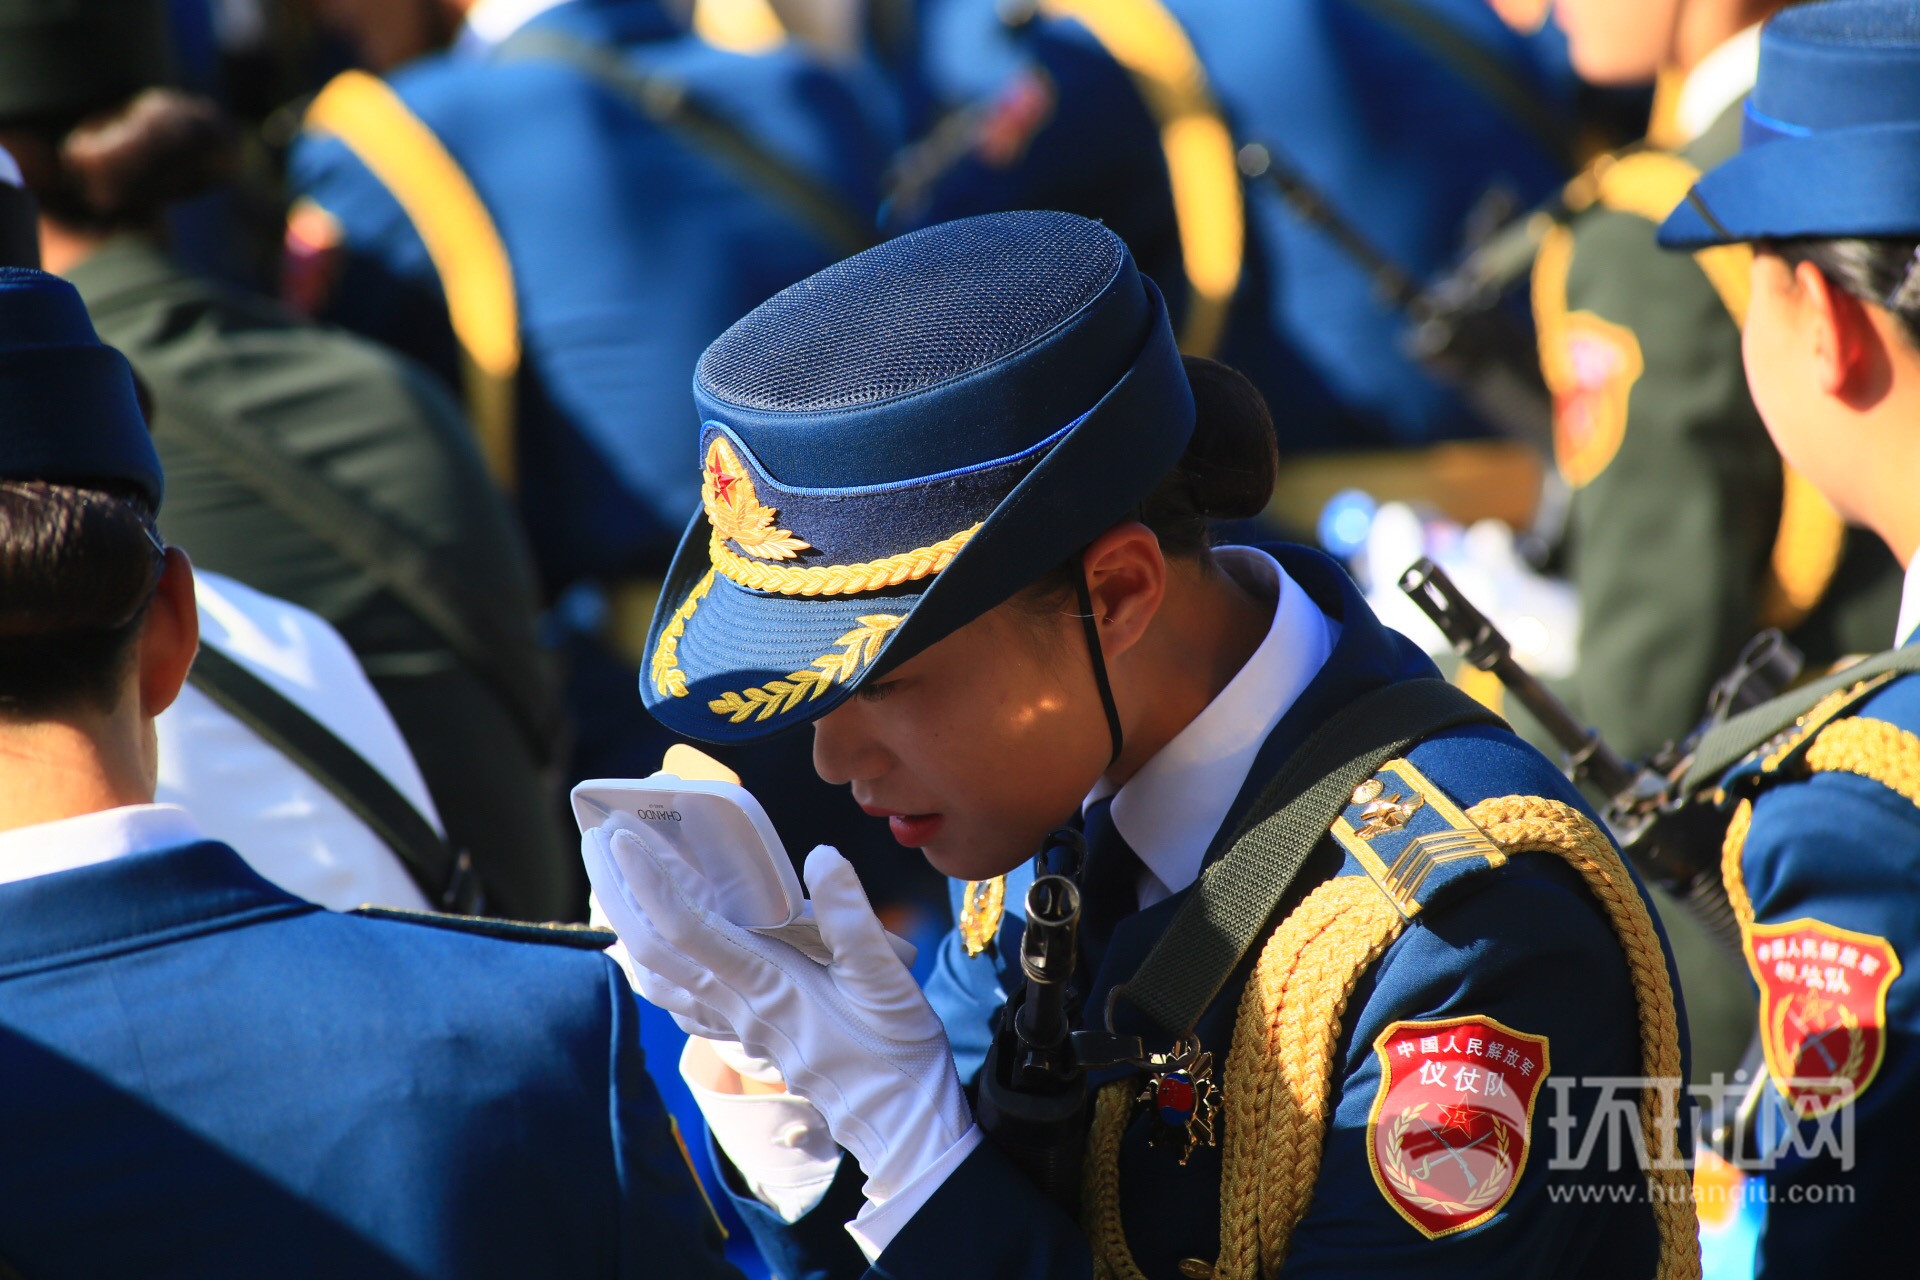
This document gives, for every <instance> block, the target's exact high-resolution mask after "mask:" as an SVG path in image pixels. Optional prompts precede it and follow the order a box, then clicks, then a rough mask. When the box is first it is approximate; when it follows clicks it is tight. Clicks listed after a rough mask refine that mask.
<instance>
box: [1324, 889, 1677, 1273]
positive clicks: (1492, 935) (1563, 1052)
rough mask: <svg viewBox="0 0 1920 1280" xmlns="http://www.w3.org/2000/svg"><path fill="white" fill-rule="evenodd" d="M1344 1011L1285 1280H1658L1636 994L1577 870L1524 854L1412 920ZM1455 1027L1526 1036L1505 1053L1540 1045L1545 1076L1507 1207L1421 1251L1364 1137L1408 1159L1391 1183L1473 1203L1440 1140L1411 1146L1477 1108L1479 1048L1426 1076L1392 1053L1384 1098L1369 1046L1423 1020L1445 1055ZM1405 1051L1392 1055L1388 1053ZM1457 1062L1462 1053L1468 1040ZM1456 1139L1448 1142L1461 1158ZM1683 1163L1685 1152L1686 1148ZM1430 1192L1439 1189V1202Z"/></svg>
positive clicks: (1416, 1053)
mask: <svg viewBox="0 0 1920 1280" xmlns="http://www.w3.org/2000/svg"><path fill="white" fill-rule="evenodd" d="M1348 1007H1349V1009H1350V1010H1351V1009H1357V1010H1358V1013H1357V1016H1356V1015H1351V1014H1350V1016H1349V1019H1348V1028H1349V1029H1348V1032H1347V1039H1346V1040H1345V1041H1344V1042H1343V1046H1342V1052H1343V1055H1344V1057H1343V1059H1342V1068H1341V1071H1340V1075H1339V1078H1338V1080H1337V1086H1338V1090H1339V1095H1338V1102H1337V1103H1336V1104H1335V1109H1334V1114H1333V1120H1332V1124H1331V1127H1330V1131H1329V1133H1328V1135H1327V1145H1326V1152H1325V1155H1324V1157H1323V1160H1322V1164H1321V1169H1320V1179H1319V1183H1318V1185H1317V1187H1316V1189H1315V1192H1314V1198H1313V1202H1312V1205H1311V1206H1310V1207H1309V1209H1308V1211H1307V1213H1306V1216H1305V1217H1304V1218H1303V1219H1302V1220H1301V1223H1300V1225H1299V1227H1298V1228H1297V1229H1296V1231H1295V1233H1294V1237H1293V1245H1292V1250H1291V1252H1290V1253H1289V1254H1288V1258H1287V1274H1288V1276H1290V1277H1296V1276H1297V1277H1315V1276H1339V1277H1342V1280H1356V1278H1358V1277H1372V1276H1378V1277H1383V1278H1384V1277H1389V1276H1404V1275H1410V1274H1421V1275H1428V1276H1436V1277H1438V1276H1462V1277H1465V1276H1472V1277H1474V1278H1475V1280H1492V1278H1494V1277H1514V1278H1515V1280H1518V1278H1519V1277H1527V1276H1541V1275H1555V1276H1595V1277H1598V1276H1626V1275H1652V1274H1654V1271H1655V1261H1656V1258H1657V1256H1658V1239H1657V1235H1656V1231H1655V1227H1654V1222H1653V1216H1652V1212H1651V1209H1650V1207H1649V1205H1648V1203H1647V1184H1646V1176H1645V1174H1644V1173H1643V1172H1642V1171H1641V1169H1640V1168H1639V1166H1638V1163H1637V1160H1636V1158H1635V1154H1634V1150H1633V1146H1632V1139H1633V1136H1634V1135H1633V1133H1632V1132H1630V1131H1629V1130H1630V1129H1634V1130H1637V1125H1638V1106H1639V1099H1640V1097H1641V1093H1640V1089H1639V1087H1638V1083H1639V1077H1640V1076H1641V1054H1640V1045H1639V1035H1638V1027H1639V1018H1638V1015H1637V1012H1636V1006H1635V1001H1634V993H1633V987H1632V984H1631V981H1630V979H1629V976H1628V972H1627V965H1626V959H1625V957H1624V955H1623V954H1622V951H1621V947H1620V943H1619V942H1618V940H1617V939H1616V937H1615V935H1614V932H1613V930H1612V928H1611V926H1610V925H1609V924H1608V923H1607V921H1606V920H1605V919H1604V918H1603V917H1602V915H1601V914H1600V910H1599V908H1598V906H1597V904H1596V903H1595V902H1594V900H1593V898H1592V897H1591V895H1590V894H1589V893H1588V891H1587V889H1586V887H1585V886H1584V884H1583V883H1582V882H1581V881H1580V878H1579V876H1578V875H1577V874H1576V873H1575V872H1574V871H1573V870H1572V869H1571V868H1569V867H1568V866H1566V865H1565V864H1564V863H1561V862H1560V861H1558V860H1557V859H1555V858H1554V857H1553V856H1552V855H1551V854H1525V855H1521V856H1520V857H1518V858H1516V859H1515V860H1514V862H1512V863H1511V864H1509V866H1508V867H1507V869H1506V873H1505V874H1504V875H1501V876H1499V877H1498V878H1496V879H1495V880H1494V881H1493V882H1492V883H1490V884H1488V885H1486V886H1484V887H1482V888H1480V889H1479V890H1477V891H1476V892H1474V893H1472V894H1470V895H1468V896H1467V897H1465V898H1464V899H1463V900H1461V901H1458V902H1455V903H1452V904H1448V905H1446V906H1445V907H1444V908H1443V909H1441V910H1440V911H1438V912H1436V913H1434V915H1433V917H1432V918H1430V919H1427V918H1419V919H1416V920H1415V921H1414V922H1412V923H1411V924H1409V925H1408V927H1407V930H1406V932H1405V933H1404V934H1403V935H1402V936H1401V937H1400V939H1399V940H1398V941H1397V942H1395V943H1394V945H1393V946H1392V947H1391V948H1390V949H1389V950H1388V952H1387V954H1386V956H1385V957H1384V958H1383V959H1382V961H1381V963H1380V964H1379V965H1378V966H1377V967H1376V968H1375V970H1374V971H1373V973H1371V974H1370V975H1368V976H1367V977H1366V978H1364V979H1363V980H1362V981H1361V984H1360V986H1359V987H1358V988H1357V989H1356V991H1355V992H1354V995H1353V999H1352V1002H1351V1003H1350V1004H1349V1006H1348ZM1454 1019H1472V1020H1475V1021H1477V1022H1481V1023H1486V1022H1489V1021H1491V1022H1493V1023H1497V1024H1499V1027H1502V1028H1508V1029H1511V1031H1513V1032H1516V1033H1519V1035H1517V1036H1514V1037H1512V1039H1513V1040H1514V1041H1516V1042H1517V1043H1518V1044H1519V1045H1521V1046H1522V1049H1521V1052H1520V1053H1519V1054H1518V1055H1516V1056H1517V1058H1518V1059H1519V1060H1520V1061H1522V1062H1524V1061H1525V1060H1526V1058H1527V1057H1528V1056H1529V1054H1528V1053H1527V1051H1526V1048H1525V1046H1527V1045H1528V1044H1529V1043H1530V1039H1531V1038H1540V1039H1543V1040H1544V1041H1545V1042H1546V1053H1545V1057H1546V1058H1547V1060H1548V1065H1547V1070H1546V1074H1545V1076H1544V1078H1543V1079H1541V1080H1540V1081H1539V1082H1538V1084H1537V1085H1536V1086H1535V1087H1534V1093H1533V1097H1532V1117H1531V1123H1530V1125H1529V1126H1528V1128H1529V1132H1528V1135H1527V1139H1526V1143H1525V1149H1524V1153H1520V1152H1513V1153H1511V1154H1513V1155H1516V1156H1518V1157H1519V1159H1520V1161H1521V1165H1520V1169H1519V1173H1518V1176H1517V1177H1516V1178H1514V1179H1513V1180H1512V1183H1511V1193H1510V1195H1508V1196H1507V1197H1506V1198H1505V1200H1504V1202H1496V1203H1499V1205H1500V1207H1499V1209H1498V1212H1496V1213H1494V1215H1493V1216H1492V1217H1491V1219H1489V1220H1487V1221H1486V1222H1484V1223H1483V1224H1480V1225H1477V1226H1471V1227H1468V1228H1466V1229H1464V1230H1455V1231H1452V1232H1451V1233H1448V1232H1446V1231H1445V1229H1444V1227H1441V1228H1440V1234H1439V1235H1438V1238H1433V1239H1429V1238H1428V1237H1427V1236H1426V1235H1425V1234H1423V1232H1422V1230H1421V1229H1419V1228H1418V1227H1416V1226H1415V1225H1414V1223H1413V1222H1411V1221H1409V1220H1408V1216H1407V1215H1406V1214H1403V1213H1402V1212H1401V1210H1400V1207H1397V1205H1396V1201H1398V1202H1399V1204H1400V1205H1403V1206H1404V1205H1405V1199H1404V1197H1402V1196H1400V1195H1399V1193H1397V1192H1396V1191H1395V1189H1394V1187H1393V1184H1392V1182H1391V1180H1390V1179H1389V1178H1388V1177H1386V1176H1383V1175H1382V1174H1381V1173H1377V1172H1376V1169H1377V1168H1378V1167H1379V1161H1378V1159H1377V1150H1376V1148H1375V1141H1376V1135H1375V1127H1376V1125H1380V1126H1386V1130H1385V1132H1384V1133H1383V1135H1382V1137H1381V1139H1380V1140H1381V1142H1382V1143H1393V1148H1394V1149H1397V1150H1400V1151H1403V1152H1404V1153H1405V1157H1406V1158H1405V1162H1404V1163H1403V1164H1402V1165H1401V1169H1402V1170H1403V1172H1405V1173H1411V1174H1413V1175H1414V1176H1415V1177H1416V1178H1418V1179H1419V1181H1420V1185H1419V1187H1418V1190H1419V1191H1420V1192H1423V1193H1426V1194H1427V1197H1428V1198H1429V1199H1433V1198H1441V1199H1444V1198H1448V1196H1449V1195H1452V1196H1457V1197H1458V1199H1457V1200H1456V1201H1455V1203H1460V1202H1463V1201H1468V1200H1471V1199H1472V1198H1473V1194H1474V1192H1475V1191H1476V1190H1477V1188H1474V1187H1472V1186H1471V1185H1469V1184H1468V1183H1467V1182H1466V1181H1465V1179H1464V1175H1463V1174H1462V1173H1461V1171H1460V1170H1459V1169H1457V1168H1454V1167H1451V1166H1450V1158H1449V1156H1448V1154H1447V1148H1446V1147H1444V1146H1442V1145H1441V1142H1440V1141H1439V1140H1436V1139H1433V1138H1432V1136H1431V1134H1429V1135H1428V1136H1427V1137H1425V1138H1422V1137H1421V1131H1422V1128H1423V1126H1422V1125H1421V1124H1420V1123H1419V1122H1420V1121H1422V1120H1425V1119H1427V1117H1428V1116H1429V1115H1435V1116H1436V1118H1437V1116H1438V1115H1439V1114H1444V1113H1443V1112H1441V1111H1440V1109H1441V1108H1442V1107H1445V1106H1448V1105H1451V1104H1453V1103H1457V1102H1465V1103H1467V1104H1469V1105H1485V1103H1486V1099H1485V1098H1484V1096H1483V1095H1484V1093H1485V1092H1486V1091H1487V1090H1488V1089H1489V1087H1490V1085H1491V1082H1490V1080H1489V1079H1488V1077H1487V1074H1486V1072H1487V1070H1488V1069H1489V1068H1490V1065H1491V1064H1489V1063H1487V1062H1485V1061H1484V1055H1485V1053H1486V1051H1487V1046H1485V1045H1482V1046H1480V1048H1481V1055H1480V1056H1475V1055H1469V1056H1468V1057H1466V1058H1463V1059H1455V1058H1435V1059H1428V1058H1427V1056H1426V1053H1425V1050H1426V1049H1427V1047H1428V1046H1427V1043H1426V1041H1425V1040H1424V1039H1422V1038H1417V1037H1416V1038H1413V1039H1411V1040H1408V1041H1407V1044H1408V1051H1407V1052H1405V1054H1404V1056H1403V1055H1402V1054H1400V1053H1397V1052H1390V1055H1389V1056H1390V1057H1392V1058H1393V1059H1394V1061H1395V1063H1396V1065H1395V1067H1394V1073H1395V1079H1394V1080H1392V1081H1390V1082H1389V1084H1390V1086H1391V1087H1390V1089H1389V1090H1388V1091H1386V1092H1385V1096H1384V1097H1383V1096H1382V1094H1383V1090H1382V1088H1381V1085H1382V1076H1383V1071H1382V1066H1381V1058H1380V1054H1379V1053H1377V1052H1376V1050H1375V1043H1376V1041H1377V1040H1379V1039H1380V1038H1381V1037H1382V1036H1383V1035H1386V1034H1387V1033H1388V1032H1389V1031H1390V1029H1391V1028H1392V1027H1393V1025H1394V1024H1396V1023H1400V1022H1407V1021H1414V1022H1429V1021H1430V1022H1437V1023H1441V1024H1443V1025H1442V1026H1441V1027H1439V1028H1436V1030H1437V1031H1439V1033H1440V1034H1439V1035H1438V1036H1437V1039H1438V1041H1439V1045H1438V1047H1439V1048H1440V1049H1441V1050H1445V1049H1446V1047H1447V1039H1448V1035H1447V1033H1446V1029H1445V1026H1444V1024H1445V1023H1447V1022H1449V1021H1451V1020H1454ZM1496 1030H1497V1029H1496ZM1405 1039H1406V1038H1405V1036H1404V1035H1402V1036H1393V1037H1389V1040H1388V1043H1389V1044H1391V1045H1393V1046H1395V1047H1396V1048H1397V1046H1398V1044H1399V1043H1400V1042H1401V1041H1402V1040H1405ZM1463 1047H1464V1048H1466V1049H1469V1050H1470V1049H1472V1048H1473V1043H1472V1041H1467V1042H1466V1043H1465V1045H1464V1046H1463ZM1509 1047H1512V1046H1511V1045H1509ZM1429 1061H1431V1062H1433V1063H1435V1064H1437V1065H1438V1066H1439V1067H1440V1069H1439V1070H1437V1071H1436V1072H1435V1073H1434V1074H1435V1077H1436V1083H1434V1084H1432V1085H1429V1086H1427V1087H1426V1088H1424V1089H1423V1088H1421V1087H1420V1076H1419V1074H1418V1071H1419V1070H1420V1069H1421V1068H1423V1067H1426V1066H1427V1064H1428V1062H1429ZM1509 1061H1511V1060H1509ZM1475 1062H1479V1063H1480V1065H1478V1066H1475V1065H1473V1064H1474V1063H1475ZM1503 1065H1504V1064H1503ZM1462 1066H1465V1067H1466V1074H1462V1070H1461V1068H1462ZM1475 1073H1477V1074H1475ZM1501 1074H1502V1079H1503V1081H1509V1080H1510V1081H1511V1082H1512V1083H1511V1084H1506V1085H1504V1086H1503V1087H1505V1088H1506V1089H1508V1090H1509V1091H1511V1089H1513V1088H1515V1087H1522V1073H1521V1071H1520V1070H1518V1069H1516V1068H1515V1067H1513V1066H1506V1067H1505V1070H1504V1071H1503V1072H1502V1073H1501ZM1403 1079H1404V1080H1406V1081H1408V1082H1409V1084H1408V1085H1402V1084H1401V1083H1400V1082H1401V1080H1403ZM1409 1087H1410V1088H1411V1092H1405V1091H1403V1090H1406V1089H1408V1088H1409ZM1476 1090H1478V1092H1476ZM1422 1101H1425V1102H1427V1104H1428V1108H1429V1110H1428V1111H1427V1112H1425V1113H1423V1114H1421V1115H1419V1116H1416V1117H1414V1122H1413V1123H1412V1124H1411V1125H1410V1126H1408V1128H1407V1134H1406V1136H1405V1137H1404V1138H1403V1139H1402V1140H1400V1141H1399V1142H1394V1140H1393V1139H1392V1138H1391V1137H1390V1133H1391V1127H1392V1126H1393V1125H1394V1124H1395V1122H1396V1121H1397V1120H1398V1119H1399V1118H1401V1117H1404V1115H1405V1113H1406V1111H1407V1110H1408V1108H1409V1106H1410V1105H1418V1103H1419V1102H1422ZM1377 1102H1379V1103H1381V1104H1382V1105H1378V1106H1377V1105H1376V1103H1377ZM1596 1126H1598V1128H1597V1129H1596ZM1465 1132H1466V1131H1463V1134H1462V1135H1454V1136H1453V1137H1452V1138H1451V1139H1450V1141H1452V1142H1454V1143H1455V1144H1459V1143H1460V1141H1461V1138H1462V1136H1464V1133H1465ZM1423 1148H1424V1149H1423ZM1680 1150H1682V1151H1683V1152H1686V1151H1689V1147H1688V1145H1687V1139H1686V1137H1685V1135H1684V1133H1683V1134H1682V1135H1681V1143H1680ZM1370 1153H1373V1154H1370ZM1423 1161H1425V1163H1424V1165H1423V1163H1422V1162H1423ZM1479 1172H1480V1173H1481V1175H1482V1177H1483V1178H1484V1177H1485V1176H1487V1175H1486V1172H1485V1169H1484V1168H1481V1169H1480V1170H1479ZM1438 1188H1444V1189H1445V1190H1444V1191H1443V1192H1442V1193H1441V1194H1440V1195H1439V1196H1435V1195H1434V1192H1435V1191H1436V1189H1438ZM1406 1207H1408V1208H1409V1209H1410V1211H1412V1210H1417V1209H1418V1208H1419V1207H1420V1206H1418V1205H1412V1206H1406ZM1414 1216H1416V1217H1417V1216H1419V1215H1418V1214H1417V1213H1415V1215H1414ZM1429 1225H1430V1226H1438V1225H1439V1224H1435V1223H1430V1224H1429Z"/></svg>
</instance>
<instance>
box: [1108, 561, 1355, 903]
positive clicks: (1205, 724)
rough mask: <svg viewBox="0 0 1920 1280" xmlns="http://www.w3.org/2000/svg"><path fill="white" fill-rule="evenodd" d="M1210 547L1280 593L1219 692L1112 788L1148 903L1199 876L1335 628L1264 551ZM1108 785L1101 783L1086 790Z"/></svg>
mask: <svg viewBox="0 0 1920 1280" xmlns="http://www.w3.org/2000/svg"><path fill="white" fill-rule="evenodd" d="M1213 556H1214V561H1215V563H1217V564H1218V565H1219V566H1220V568H1221V570H1222V571H1224V572H1226V573H1228V574H1231V575H1232V576H1233V578H1234V580H1235V581H1237V582H1239V583H1240V585H1241V586H1243V587H1246V588H1247V589H1248V590H1249V591H1251V592H1253V593H1254V594H1255V595H1257V596H1261V597H1266V598H1272V599H1274V600H1275V606H1274V611H1273V625H1272V626H1270V627H1269V628H1268V629H1267V637H1266V639H1264V640H1262V641H1261V642H1260V647H1259V648H1258V649H1255V650H1254V651H1253V656H1252V657H1251V658H1249V659H1247V664H1246V665H1245V666H1244V667H1242V668H1240V670H1239V672H1238V673H1237V674H1236V675H1235V676H1234V677H1233V679H1232V680H1230V681H1228V682H1227V687H1226V688H1224V689H1222V690H1221V691H1220V694H1219V696H1218V697H1216V698H1215V699H1214V700H1213V701H1212V702H1210V703H1208V704H1207V706H1206V708H1205V709H1204V710H1203V711H1201V712H1200V714H1199V715H1197V716H1195V717H1194V718H1193V722H1192V723H1191V724H1189V725H1187V727H1186V728H1184V729H1182V730H1181V731H1180V732H1179V733H1178V734H1176V735H1175V736H1174V739H1173V741H1171V742H1169V743H1168V744H1167V745H1166V746H1164V747H1162V748H1161V749H1160V750H1159V752H1158V753H1157V754H1156V755H1155V756H1154V757H1153V758H1152V759H1151V760H1149V761H1147V763H1146V764H1145V765H1143V766H1141V769H1140V772H1138V773H1136V774H1135V775H1134V776H1133V777H1132V778H1130V779H1128V780H1127V784H1126V785H1125V786H1123V787H1121V788H1120V790H1119V791H1118V792H1117V793H1115V794H1114V796H1113V824H1114V827H1115V828H1116V829H1117V830H1118V831H1119V832H1120V835H1121V837H1122V838H1124V839H1125V840H1126V842H1127V844H1128V845H1129V846H1130V847H1131V848H1132V849H1133V851H1134V852H1135V853H1136V854H1138V855H1139V856H1140V861H1141V862H1142V863H1143V864H1145V867H1146V874H1145V875H1144V876H1142V878H1141V882H1140V905H1141V906H1142V907H1150V906H1152V905H1153V904H1154V903H1156V902H1158V901H1160V900H1161V899H1163V898H1167V897H1171V896H1172V895H1173V894H1176V893H1178V892H1180V890H1182V889H1184V888H1186V887H1187V886H1188V885H1190V884H1192V883H1193V882H1194V880H1195V879H1196V878H1198V877H1199V875H1200V864H1201V861H1202V860H1203V859H1204V858H1205V857H1206V853H1207V846H1208V845H1209V844H1210V843H1211V842H1212V840H1213V835H1214V832H1215V831H1217V830H1218V829H1219V827H1220V824H1221V823H1222V822H1224V821H1226V817H1227V811H1228V810H1229V809H1231V808H1232V807H1233V801H1234V798H1235V797H1236V796H1238V795H1239V794H1240V788H1241V787H1242V786H1243V785H1245V783H1246V780H1247V773H1248V771H1249V770H1251V769H1252V768H1253V760H1254V757H1255V756H1256V755H1258V754H1259V752H1260V748H1261V747H1262V746H1264V745H1265V744H1266V741H1267V735H1268V734H1270V733H1272V732H1273V727H1274V726H1275V725H1277V724H1279V723H1280V717H1281V716H1283V715H1285V714H1286V713H1287V709H1288V708H1289V707H1291V706H1292V705H1293V703H1294V699H1296V698H1298V697H1299V696H1300V693H1301V691H1302V690H1304V689H1305V688H1306V687H1307V685H1309V684H1310V683H1312V681H1313V678H1314V677H1315V676H1316V675H1318V674H1319V673H1320V668H1321V667H1322V666H1323V665H1325V663H1326V661H1327V655H1329V654H1330V653H1332V652H1333V645H1334V641H1335V639H1336V638H1337V637H1338V635H1339V626H1338V624H1336V623H1335V622H1333V620H1332V619H1330V618H1328V617H1327V616H1326V615H1325V614H1323V613H1321V612H1320V609H1319V606H1317V605H1315V604H1314V603H1313V601H1312V599H1311V598H1309V597H1308V595H1307V593H1306V591H1305V590H1304V589H1303V588H1301V587H1300V586H1299V585H1298V584H1297V583H1295V582H1294V581H1293V579H1292V578H1290V577H1288V576H1287V571H1286V570H1285V569H1282V568H1281V567H1280V562H1279V561H1277V560H1275V559H1274V558H1273V557H1272V556H1270V555H1268V554H1267V553H1266V552H1264V551H1261V550H1258V549H1256V548H1254V547H1221V548H1219V549H1218V550H1216V551H1215V552H1214V553H1213ZM1105 794H1107V792H1106V791H1105V790H1104V784H1103V786H1102V787H1100V788H1096V789H1095V791H1094V793H1093V794H1092V795H1091V796H1089V797H1088V800H1089V801H1093V800H1098V799H1100V798H1101V797H1102V796H1103V795H1105Z"/></svg>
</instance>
